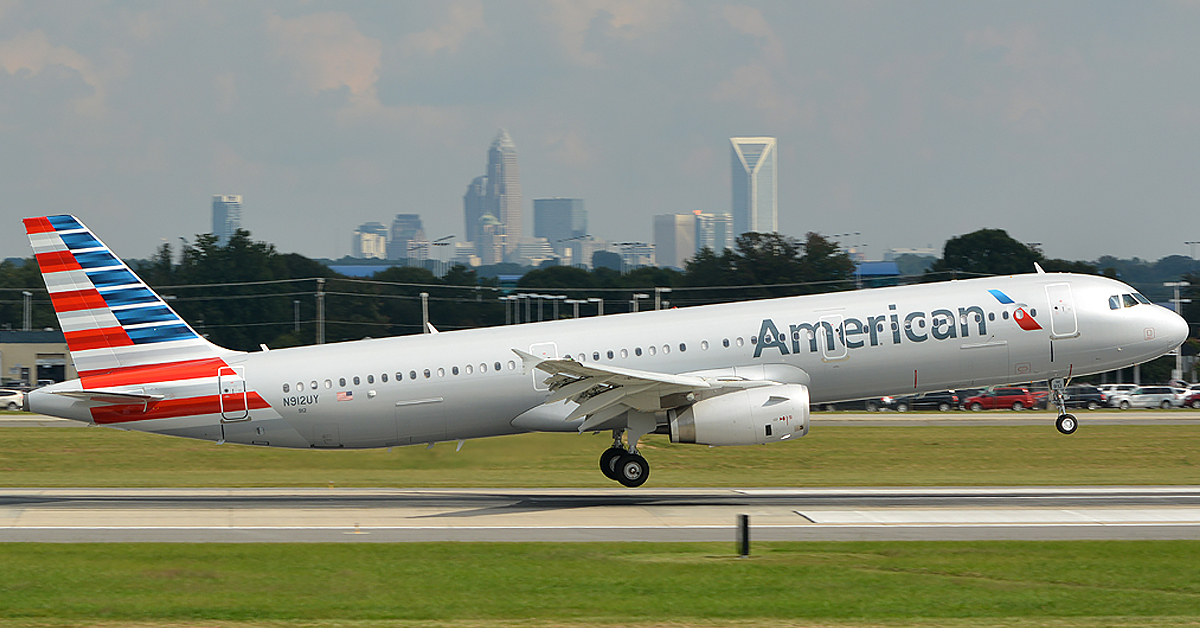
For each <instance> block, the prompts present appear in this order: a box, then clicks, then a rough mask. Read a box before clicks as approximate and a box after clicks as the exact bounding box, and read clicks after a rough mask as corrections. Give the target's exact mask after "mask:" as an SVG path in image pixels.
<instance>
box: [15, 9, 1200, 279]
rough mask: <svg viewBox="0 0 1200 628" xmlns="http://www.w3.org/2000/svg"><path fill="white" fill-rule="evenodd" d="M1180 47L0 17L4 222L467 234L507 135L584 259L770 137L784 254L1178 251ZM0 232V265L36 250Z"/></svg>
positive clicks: (750, 28) (77, 12)
mask: <svg viewBox="0 0 1200 628" xmlns="http://www.w3.org/2000/svg"><path fill="white" fill-rule="evenodd" d="M82 24H87V25H88V27H87V28H83V27H81V26H80V25H82ZM1198 31H1200V5H1197V4H1195V3H1187V2H1174V1H1161V2H1153V1H1151V2H1142V3H1101V4H1097V3H1087V2H1077V1H1073V0H1067V1H1064V2H1058V3H1045V2H1032V1H1020V0H1014V1H1013V2H1006V3H999V4H996V3H953V2H944V1H933V0H924V1H914V2H907V3H878V4H875V3H865V4H864V3H783V2H774V1H760V2H753V1H751V2H736V3H735V2H722V1H720V0H716V1H714V2H709V3H686V2H681V1H675V0H663V1H662V2H654V3H632V2H627V1H624V0H597V1H596V2H588V3H578V2H566V1H560V0H513V1H511V2H497V1H494V0H461V1H447V2H444V3H384V2H361V3H338V2H333V1H332V0H313V1H312V2H306V3H291V2H286V1H283V0H264V1H263V2H261V3H240V2H234V1H233V0H212V1H211V2H204V3H144V4H143V3H133V2H122V1H121V0H117V1H115V2H110V3H68V4H64V3H56V2H32V1H28V0H0V94H2V95H3V96H2V97H0V120H3V121H4V122H3V124H0V166H2V168H0V173H3V174H0V183H3V185H4V193H5V200H6V203H5V207H6V208H7V209H6V210H4V211H3V213H0V216H2V217H3V218H4V219H5V220H6V221H7V222H8V223H9V224H16V222H15V221H17V220H19V219H20V218H22V217H24V216H27V215H44V214H58V213H72V214H78V215H79V216H80V217H81V218H83V219H84V220H85V221H86V222H87V224H89V225H91V226H93V228H96V229H99V230H103V231H104V232H105V233H109V234H112V235H110V236H108V237H109V240H110V241H109V242H108V243H109V244H110V245H111V246H113V247H114V249H116V250H118V251H120V252H121V253H122V255H125V256H129V257H139V258H145V257H148V256H149V255H151V254H152V253H153V251H154V250H155V249H156V248H157V247H158V246H159V245H160V244H161V243H162V242H163V241H166V242H169V243H173V244H175V243H178V238H179V237H180V236H183V237H187V238H189V239H190V238H191V237H192V236H193V235H195V234H198V233H207V232H209V230H210V229H211V222H210V217H209V212H208V211H207V210H208V207H207V206H205V205H203V203H205V202H206V199H207V198H208V197H209V196H210V195H211V194H215V193H224V192H236V193H238V194H242V195H244V198H245V199H246V200H247V203H248V204H247V205H246V207H247V211H246V212H245V215H244V216H243V219H242V227H243V228H246V229H247V230H249V231H250V232H251V233H253V234H255V236H256V237H258V238H260V239H265V240H270V241H271V242H273V243H275V244H276V245H277V246H278V247H279V248H280V249H281V250H286V251H294V252H297V253H301V254H304V255H307V256H311V257H324V258H337V257H342V256H344V255H347V254H349V252H350V238H349V237H348V235H349V233H350V232H351V231H352V230H353V228H354V226H355V225H359V224H363V223H366V222H370V221H375V220H379V221H383V222H384V223H385V224H386V223H387V219H388V217H389V216H392V215H394V214H396V213H412V214H420V215H421V216H422V218H423V220H424V221H425V228H426V230H427V231H428V233H429V234H430V235H431V236H436V237H441V236H443V235H447V234H457V235H458V236H459V238H460V239H462V238H463V237H465V235H466V234H464V233H462V231H463V227H462V226H461V224H462V219H463V206H462V202H463V193H464V189H465V186H467V185H468V183H469V182H471V181H472V180H473V179H474V178H475V177H478V176H480V175H482V174H485V172H482V171H481V166H483V164H482V163H481V160H482V159H481V158H482V157H483V156H482V155H481V148H484V147H486V146H487V143H488V142H490V141H491V140H492V139H493V138H494V137H495V136H496V130H497V129H500V128H505V129H508V131H509V133H510V134H511V137H512V138H514V139H515V140H517V146H518V147H519V148H520V169H521V180H520V185H521V188H522V198H523V199H532V198H553V197H572V198H582V199H586V201H587V204H588V210H589V214H590V216H589V218H590V223H591V224H590V226H589V230H590V231H591V232H592V235H594V236H595V237H597V238H599V239H604V240H608V241H614V242H619V241H633V240H639V239H643V240H644V239H646V238H647V237H648V234H649V233H650V230H651V229H652V220H653V216H655V215H659V214H670V213H676V214H680V213H686V212H691V211H694V210H697V209H698V210H701V211H702V212H704V213H711V214H719V213H724V212H727V211H729V210H730V207H729V204H730V199H731V195H732V190H731V181H730V175H729V170H728V168H729V165H730V159H729V150H730V148H729V147H728V144H726V143H725V142H727V141H728V138H730V137H738V136H740V135H742V134H748V133H762V134H765V135H769V136H771V137H775V138H777V140H778V144H777V150H778V154H777V157H778V166H779V169H780V170H779V173H778V174H779V176H778V178H777V179H778V180H777V184H778V199H779V207H778V221H779V222H778V227H779V228H778V230H779V232H780V233H783V234H786V235H791V236H793V237H802V236H803V234H804V233H805V232H807V231H815V232H818V233H823V234H839V233H861V234H862V240H861V241H862V242H864V243H866V244H868V248H867V251H866V252H867V254H868V255H869V256H871V257H879V254H878V252H879V251H881V250H884V249H888V248H924V247H929V246H931V245H932V246H935V247H938V246H940V245H941V244H942V243H943V242H945V241H946V239H948V238H950V237H954V236H956V235H961V234H965V233H970V232H972V231H975V230H978V229H981V228H999V229H1004V230H1005V231H1007V232H1009V233H1010V234H1011V235H1012V236H1013V237H1014V238H1016V239H1017V240H1019V241H1021V242H1038V243H1041V248H1042V250H1043V251H1044V252H1045V253H1046V254H1047V255H1049V256H1052V257H1060V258H1067V259H1090V258H1094V257H1097V256H1099V255H1102V254H1112V255H1115V256H1118V257H1125V258H1129V257H1135V256H1136V257H1143V258H1154V257H1161V256H1163V255H1168V254H1181V255H1187V254H1189V247H1188V246H1187V245H1185V244H1184V242H1187V241H1196V240H1200V234H1194V233H1189V231H1190V230H1191V229H1192V228H1193V227H1191V225H1192V224H1193V222H1194V221H1193V220H1191V218H1192V215H1193V214H1194V209H1193V204H1194V203H1195V201H1194V199H1195V198H1197V196H1200V194H1198V193H1200V181H1198V180H1197V178H1196V177H1195V174H1194V173H1195V172H1196V171H1197V170H1200V152H1198V151H1196V150H1195V148H1194V147H1195V146H1196V145H1198V144H1200V106H1198V105H1197V104H1196V103H1198V102H1200V84H1198V83H1197V82H1196V81H1194V80H1192V78H1191V77H1192V75H1193V74H1194V67H1195V64H1196V62H1197V60H1200V39H1198V38H1196V37H1195V36H1194V34H1195V33H1196V32H1198ZM198 50H203V51H206V53H205V54H197V53H196V51H198ZM250 208H252V210H251V209H250ZM521 209H522V212H529V211H530V209H531V207H530V205H529V201H528V200H524V201H522V207H521ZM1135 216H1136V217H1149V218H1150V219H1152V220H1154V221H1155V224H1159V225H1170V226H1171V227H1172V229H1171V230H1172V231H1182V232H1183V233H1181V234H1180V236H1181V237H1177V238H1176V239H1177V240H1178V242H1175V241H1171V240H1166V239H1164V238H1162V236H1161V229H1157V230H1155V229H1128V228H1120V226H1122V225H1124V224H1125V223H1129V222H1131V221H1132V217H1135ZM528 220H529V214H528V213H526V215H525V221H526V222H528ZM522 226H523V227H524V229H523V234H524V235H528V232H525V230H527V229H528V227H527V226H525V225H522ZM10 231H11V230H0V255H3V256H4V257H10V256H19V257H27V256H28V254H29V251H28V246H27V245H26V244H25V243H24V242H22V241H21V239H20V238H19V237H18V235H19V234H16V233H15V232H13V233H10Z"/></svg>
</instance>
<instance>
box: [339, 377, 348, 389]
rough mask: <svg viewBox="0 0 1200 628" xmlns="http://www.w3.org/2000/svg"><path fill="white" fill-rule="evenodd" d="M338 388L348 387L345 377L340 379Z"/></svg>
mask: <svg viewBox="0 0 1200 628" xmlns="http://www.w3.org/2000/svg"><path fill="white" fill-rule="evenodd" d="M338 386H341V387H342V388H345V387H346V378H345V377H339V378H338Z"/></svg>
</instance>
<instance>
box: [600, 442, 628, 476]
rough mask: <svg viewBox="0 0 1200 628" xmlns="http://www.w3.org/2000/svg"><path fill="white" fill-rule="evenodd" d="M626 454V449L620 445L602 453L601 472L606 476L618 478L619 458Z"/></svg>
mask: <svg viewBox="0 0 1200 628" xmlns="http://www.w3.org/2000/svg"><path fill="white" fill-rule="evenodd" d="M624 455H625V450H624V449H622V448H620V447H610V448H608V449H606V450H605V451H604V453H602V454H600V472H601V473H603V474H604V477H606V478H608V479H610V480H615V479H617V460H619V459H620V458H621V456H624Z"/></svg>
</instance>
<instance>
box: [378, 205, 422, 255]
mask: <svg viewBox="0 0 1200 628" xmlns="http://www.w3.org/2000/svg"><path fill="white" fill-rule="evenodd" d="M428 256H429V241H428V239H426V237H425V229H424V228H423V227H422V226H421V215H420V214H396V219H395V220H393V221H392V237H391V239H390V240H389V241H388V245H387V258H388V259H407V260H417V261H424V260H425V259H427V258H428Z"/></svg>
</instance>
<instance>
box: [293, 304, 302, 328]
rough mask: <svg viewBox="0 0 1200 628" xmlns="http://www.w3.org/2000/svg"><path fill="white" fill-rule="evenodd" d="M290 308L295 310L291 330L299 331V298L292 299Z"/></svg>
mask: <svg viewBox="0 0 1200 628" xmlns="http://www.w3.org/2000/svg"><path fill="white" fill-rule="evenodd" d="M292 309H293V310H294V311H295V314H294V316H293V318H294V319H295V323H294V325H293V327H292V331H300V299H292Z"/></svg>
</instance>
